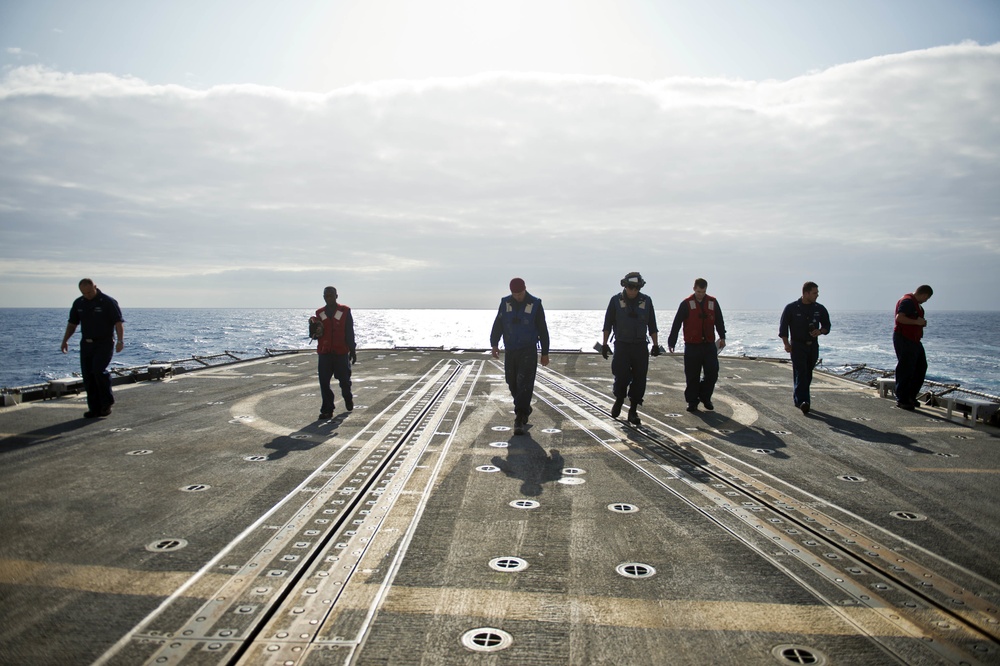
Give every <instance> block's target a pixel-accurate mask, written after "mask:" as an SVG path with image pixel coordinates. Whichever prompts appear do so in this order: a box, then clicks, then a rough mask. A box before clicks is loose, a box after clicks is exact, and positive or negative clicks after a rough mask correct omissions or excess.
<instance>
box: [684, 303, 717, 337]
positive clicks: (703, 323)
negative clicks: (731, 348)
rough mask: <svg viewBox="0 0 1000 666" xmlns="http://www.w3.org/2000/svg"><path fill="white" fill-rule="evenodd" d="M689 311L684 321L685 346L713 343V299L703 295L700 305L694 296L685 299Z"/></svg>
mask: <svg viewBox="0 0 1000 666" xmlns="http://www.w3.org/2000/svg"><path fill="white" fill-rule="evenodd" d="M685 302H686V303H687V304H688V307H689V308H690V310H689V311H688V314H687V317H685V319H684V342H685V344H692V345H696V344H701V343H703V342H715V298H713V297H712V296H709V295H708V294H705V298H703V299H702V301H701V303H698V299H697V298H695V295H694V294H691V295H690V296H688V297H687V298H686V299H685Z"/></svg>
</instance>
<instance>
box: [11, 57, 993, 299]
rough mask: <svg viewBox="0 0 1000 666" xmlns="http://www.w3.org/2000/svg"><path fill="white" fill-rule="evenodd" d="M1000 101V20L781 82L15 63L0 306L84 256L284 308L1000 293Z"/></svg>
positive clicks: (51, 285) (170, 288) (60, 285)
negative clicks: (302, 77) (927, 288)
mask: <svg viewBox="0 0 1000 666" xmlns="http://www.w3.org/2000/svg"><path fill="white" fill-rule="evenodd" d="M998 109H1000V44H995V45H991V46H980V45H977V44H975V43H965V44H960V45H955V46H947V47H939V48H934V49H929V50H924V51H914V52H908V53H902V54H897V55H891V56H884V57H879V58H874V59H870V60H865V61H861V62H855V63H849V64H845V65H841V66H838V67H834V68H831V69H827V70H824V71H821V72H816V73H813V74H810V75H808V76H802V77H798V78H795V79H791V80H788V81H773V80H770V81H759V82H753V81H735V80H723V79H682V78H671V79H664V80H659V81H638V80H629V79H619V78H609V77H591V76H562V75H559V76H556V75H547V74H543V73H538V74H532V73H504V72H498V73H487V74H481V75H478V76H473V77H466V78H456V79H432V80H423V81H382V82H378V83H374V84H369V85H359V86H353V87H348V88H341V89H337V90H334V91H331V92H329V93H327V94H313V93H298V92H293V91H286V90H280V89H275V88H266V87H260V86H252V85H233V86H216V87H213V88H210V89H208V90H204V91H198V90H192V89H189V88H185V87H184V86H180V85H167V86H157V85H149V84H147V83H145V82H143V81H141V80H138V79H135V78H128V77H119V76H112V75H109V74H73V73H68V72H60V71H54V70H50V69H46V68H42V67H19V68H14V69H10V70H8V71H7V72H6V74H5V76H4V78H3V80H2V82H0V284H2V285H3V286H4V287H5V288H4V289H3V290H0V306H33V305H38V306H48V305H63V304H64V303H66V304H68V302H69V299H70V298H71V297H72V296H73V295H74V294H73V292H74V290H75V284H76V281H77V280H78V279H79V278H80V277H83V276H84V275H87V276H91V277H93V278H94V279H95V280H96V281H97V282H98V284H99V285H101V286H103V287H104V288H106V289H107V290H108V291H109V293H113V294H114V295H115V296H116V297H117V298H119V300H121V301H123V304H125V303H126V302H127V303H129V304H131V305H133V306H145V307H155V306H212V307H223V306H262V307H263V306H266V307H283V306H289V307H299V306H304V305H311V304H313V302H314V301H318V300H320V299H319V297H320V295H321V291H322V287H323V286H324V285H326V284H335V285H337V286H338V289H340V291H341V293H342V294H343V295H344V301H345V302H348V303H349V304H351V305H352V306H354V307H447V308H452V307H486V308H492V307H494V306H495V302H496V300H497V299H498V298H499V296H500V295H502V293H503V292H504V290H505V287H506V284H507V282H508V280H509V279H510V278H511V277H512V276H514V275H521V276H522V277H524V278H525V279H526V280H527V282H528V286H529V290H531V291H533V292H535V293H538V294H539V295H540V296H542V298H543V299H545V301H546V304H547V305H548V307H550V308H602V307H603V304H604V303H606V302H607V297H608V296H609V295H610V293H612V292H614V291H615V289H616V287H617V282H618V279H619V278H620V277H621V275H624V273H626V272H627V271H630V270H641V271H642V272H643V274H644V275H645V276H646V279H647V281H648V282H649V286H648V287H647V290H648V291H650V293H651V294H652V295H654V298H655V297H657V296H660V298H661V302H662V300H665V301H666V302H667V304H670V305H671V307H672V304H673V303H675V302H676V301H678V300H679V299H680V298H681V297H683V296H684V295H685V294H686V293H688V292H689V291H690V286H691V282H692V281H693V279H694V278H695V277H698V276H704V277H706V278H707V279H708V280H709V282H710V292H712V293H714V294H715V295H717V296H718V297H719V298H720V300H722V303H723V304H724V305H727V304H728V305H729V307H730V308H731V309H732V308H740V309H744V308H773V307H780V306H781V305H783V304H784V303H786V302H788V301H790V300H793V299H794V298H795V297H796V296H797V295H798V291H799V286H800V285H801V283H802V282H803V281H805V280H807V279H811V280H815V281H816V282H818V283H819V284H820V286H821V294H822V295H821V300H823V301H824V302H826V303H827V304H828V306H829V305H833V306H835V307H840V308H855V309H868V308H882V307H891V305H892V303H894V302H895V298H897V297H898V296H899V294H901V293H903V291H905V290H908V289H912V288H913V287H914V286H916V285H917V284H920V283H925V282H926V283H930V284H932V285H934V288H935V295H936V296H937V295H938V294H946V296H945V298H940V299H938V300H939V301H940V303H938V306H939V307H942V308H944V307H949V308H956V309H961V308H987V309H1000V295H998V293H997V290H996V288H995V285H996V284H1000V268H998V266H1000V239H998V234H997V231H998V229H1000V224H998V222H1000V194H998V191H1000V188H998V187H997V186H996V183H998V182H1000V160H998V152H1000V111H998ZM980 284H986V285H991V287H990V288H989V289H987V290H982V289H976V288H975V287H976V286H978V285H980ZM970 287H971V289H970ZM984 291H986V292H989V293H984ZM723 299H724V300H723ZM888 301H891V303H888V306H887V305H886V303H887V302H888ZM661 307H663V305H661Z"/></svg>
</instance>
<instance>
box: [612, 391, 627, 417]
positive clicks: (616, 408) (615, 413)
mask: <svg viewBox="0 0 1000 666" xmlns="http://www.w3.org/2000/svg"><path fill="white" fill-rule="evenodd" d="M623 402H625V397H624V396H622V397H621V398H615V404H614V405H612V406H611V418H613V419H616V418H618V417H619V416H621V414H622V403H623Z"/></svg>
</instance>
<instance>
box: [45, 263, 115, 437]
mask: <svg viewBox="0 0 1000 666" xmlns="http://www.w3.org/2000/svg"><path fill="white" fill-rule="evenodd" d="M79 287H80V293H81V294H83V295H82V296H80V298H78V299H76V300H75V301H73V307H72V308H71V309H70V311H69V323H67V324H66V332H65V333H64V334H63V340H62V347H61V349H62V353H64V354H65V353H66V352H67V351H69V339H70V337H72V335H73V333H75V332H76V327H77V326H78V325H79V326H81V329H80V332H81V335H82V338H81V340H80V374H81V375H82V376H83V387H84V389H86V391H87V411H86V412H84V414H83V418H85V419H93V418H97V417H98V416H110V415H111V405H113V404H115V396H114V394H113V393H112V392H111V374H110V373H108V366H109V365H110V364H111V358H112V357H113V356H114V354H115V352H121V350H123V349H124V348H125V327H124V320H123V319H122V311H121V308H120V307H118V301H116V300H115V299H113V298H111V297H110V296H108V295H107V294H105V293H104V292H102V291H101V290H100V289H98V288H97V285H96V284H94V281H93V280H91V279H90V278H83V279H82V280H80V284H79ZM116 334H117V336H118V343H117V344H115V338H114V335H116Z"/></svg>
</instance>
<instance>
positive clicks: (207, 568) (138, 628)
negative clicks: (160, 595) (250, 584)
mask: <svg viewBox="0 0 1000 666" xmlns="http://www.w3.org/2000/svg"><path fill="white" fill-rule="evenodd" d="M440 363H441V362H438V363H436V364H435V367H436V366H437V365H439V364H440ZM433 372H434V367H432V368H431V369H430V370H428V371H427V372H426V373H424V375H423V376H422V377H421V378H420V379H418V380H417V381H416V382H414V384H413V385H416V384H419V383H420V382H421V381H424V380H426V378H427V377H428V375H430V374H431V373H433ZM402 397H403V396H402V395H401V396H400V397H399V398H397V399H396V400H394V401H393V402H392V403H390V404H389V405H388V406H387V407H386V408H385V409H383V410H382V411H381V412H379V413H378V414H377V415H376V416H375V417H374V418H372V419H371V420H370V421H369V423H371V422H372V421H376V420H378V419H380V418H382V417H383V416H384V415H385V414H386V413H388V412H389V411H390V410H392V409H393V408H394V407H395V406H396V403H397V402H399V401H400V400H402ZM364 433H365V429H362V430H360V431H358V433H357V434H355V435H354V436H353V437H351V439H350V440H348V441H347V442H345V443H344V444H343V446H341V447H340V448H339V449H337V451H336V452H335V453H334V454H333V455H331V456H330V457H329V458H327V460H326V461H324V462H323V464H321V465H320V466H319V467H318V468H317V469H316V470H315V471H314V472H313V473H312V474H310V475H309V476H307V477H306V478H305V479H304V480H303V481H302V483H300V484H299V485H298V486H296V487H295V488H294V489H293V490H292V491H291V492H290V493H288V494H286V495H285V497H284V498H282V499H280V500H278V501H277V502H275V504H274V506H272V507H271V508H270V509H269V510H268V511H267V512H265V513H264V514H263V515H262V516H261V517H260V518H258V519H257V520H256V521H254V522H253V523H252V524H250V525H248V526H247V528H246V529H245V530H243V531H242V532H241V533H240V534H239V535H237V536H236V538H234V539H233V540H232V541H230V542H229V543H228V544H226V545H225V546H224V547H223V548H222V550H220V551H219V552H218V553H217V554H216V555H215V556H214V557H212V558H211V559H210V560H209V561H208V562H206V563H205V565H204V566H202V567H201V569H199V570H198V571H196V572H195V573H194V574H192V575H191V577H190V578H189V579H188V580H187V581H185V583H184V584H183V585H181V586H180V587H179V588H177V590H175V591H174V593H173V594H171V595H170V596H168V597H167V598H166V599H164V600H163V601H162V602H161V603H160V604H159V605H158V606H157V607H156V608H155V609H153V610H152V611H151V612H150V613H149V614H148V615H146V617H145V618H143V619H142V620H140V621H139V623H138V624H136V625H135V626H134V627H133V628H132V629H130V630H129V631H128V632H126V633H125V635H123V636H122V637H121V638H120V639H118V641H116V642H115V644H114V645H112V646H111V647H110V648H108V650H107V652H105V653H104V654H103V655H101V656H100V657H99V658H98V659H97V660H96V661H95V662H94V664H93V666H103V665H104V664H107V663H108V661H109V660H110V659H111V658H113V657H114V656H115V655H116V654H117V653H118V652H119V651H120V650H122V648H124V647H125V646H126V645H128V644H129V642H131V641H132V640H133V638H134V637H135V636H136V635H137V634H140V633H141V632H142V630H143V629H145V627H146V626H148V625H149V624H151V623H152V622H153V621H154V620H155V619H156V618H157V617H158V616H159V615H160V613H162V612H164V611H165V610H166V609H167V608H168V607H170V605H172V604H173V603H175V602H176V601H177V600H178V599H180V598H182V597H183V596H184V593H185V592H186V591H187V590H188V588H190V587H191V586H193V585H194V584H195V583H196V582H197V581H198V580H199V579H200V578H201V577H202V576H205V575H207V574H209V573H210V572H211V570H212V569H213V568H214V567H215V565H216V564H218V563H219V562H220V561H221V560H222V559H223V558H224V557H226V555H228V554H229V552H230V551H232V550H233V549H234V548H236V546H237V545H239V543H240V542H241V541H243V540H244V539H246V538H247V537H248V536H250V535H251V534H252V533H253V532H254V531H255V530H257V529H259V528H260V526H261V525H263V524H264V523H265V522H267V519H268V518H270V517H271V515H273V514H274V513H276V512H277V511H279V510H280V509H281V508H283V506H284V504H285V502H287V501H289V500H290V499H291V498H292V497H294V496H296V495H297V494H298V493H300V492H302V490H303V489H304V488H307V487H308V486H309V485H310V484H311V483H312V481H313V479H314V478H316V477H317V476H318V475H319V474H320V473H321V471H322V470H323V469H325V468H326V466H327V465H329V464H330V463H331V462H333V460H334V459H335V458H337V456H339V455H340V454H341V453H343V452H344V450H346V449H347V448H349V447H350V446H351V445H352V444H353V443H354V441H355V440H357V439H358V438H359V437H360V436H361V435H362V434H364Z"/></svg>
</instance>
